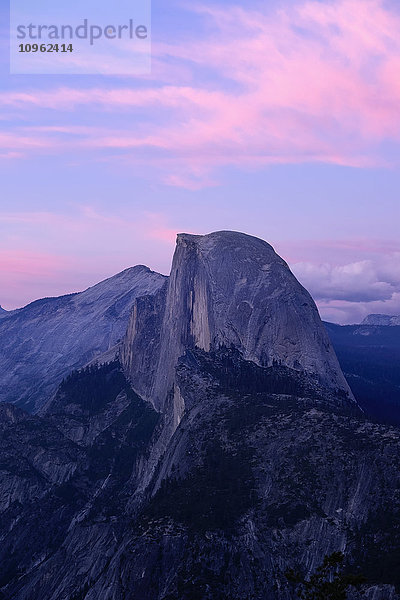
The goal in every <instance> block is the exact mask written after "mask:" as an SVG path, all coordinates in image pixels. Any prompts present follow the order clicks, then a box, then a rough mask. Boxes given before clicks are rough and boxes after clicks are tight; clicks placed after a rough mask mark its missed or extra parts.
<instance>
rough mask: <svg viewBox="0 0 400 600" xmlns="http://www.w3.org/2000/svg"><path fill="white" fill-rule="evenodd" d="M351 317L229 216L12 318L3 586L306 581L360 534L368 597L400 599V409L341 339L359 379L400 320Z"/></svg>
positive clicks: (91, 598)
mask: <svg viewBox="0 0 400 600" xmlns="http://www.w3.org/2000/svg"><path fill="white" fill-rule="evenodd" d="M351 327H352V329H348V328H346V327H340V326H336V325H331V324H325V327H324V325H323V323H322V322H321V319H320V317H319V314H318V311H317V308H316V306H315V303H314V301H313V299H312V298H311V296H310V295H309V293H308V292H307V291H306V290H305V289H304V288H303V287H302V286H301V285H300V284H299V282H298V281H297V280H296V279H295V277H294V276H293V274H292V273H291V271H290V269H289V267H288V266H287V264H286V263H285V261H284V260H282V258H280V257H279V256H278V255H277V254H276V253H275V251H274V250H273V248H272V247H271V246H270V245H269V244H267V243H266V242H264V241H262V240H260V239H257V238H254V237H252V236H248V235H245V234H241V233H236V232H227V231H223V232H216V233H213V234H209V235H205V236H194V235H189V234H181V235H179V236H178V239H177V246H176V250H175V254H174V259H173V263H172V269H171V274H170V276H169V277H168V278H166V277H163V276H162V275H159V274H157V273H153V272H151V271H150V270H149V269H147V268H146V267H135V268H134V269H129V270H128V271H125V272H123V273H121V274H119V275H117V276H115V278H111V279H109V280H107V281H106V282H102V283H101V284H99V285H98V286H94V287H93V288H90V289H89V290H87V291H86V292H83V293H82V294H76V295H72V296H66V297H63V298H57V299H45V300H41V301H38V302H36V303H33V304H31V305H29V306H28V307H25V308H24V309H21V310H20V311H15V312H13V313H11V314H9V315H6V316H5V317H3V318H2V319H1V322H0V351H1V353H2V354H1V355H0V367H1V370H0V374H1V375H0V391H1V394H2V398H3V399H8V400H11V401H12V403H10V402H8V403H0V464H1V469H0V515H1V520H0V541H1V543H0V598H1V599H2V600H11V599H12V600H99V599H101V600H122V599H129V600H144V599H145V600H227V599H229V600H266V599H268V600H295V598H298V597H299V596H298V594H297V592H296V589H295V586H294V585H293V584H292V583H291V582H290V581H289V578H288V575H287V574H288V571H289V570H290V569H291V570H294V571H296V572H299V573H301V574H303V576H304V577H306V578H308V577H310V576H311V575H312V574H313V573H315V572H316V570H317V569H318V567H319V565H321V563H322V562H323V560H324V557H326V556H328V555H331V554H332V553H334V552H339V551H340V552H343V553H344V560H345V563H344V567H345V573H346V574H348V573H354V574H363V575H364V576H365V577H366V582H365V584H363V585H362V587H361V588H357V589H356V588H354V587H353V588H351V589H349V590H348V595H347V598H348V600H399V594H398V592H399V591H400V568H399V565H400V495H399V490H400V469H399V464H400V428H398V427H396V426H392V425H387V424H382V423H377V422H374V421H371V420H369V418H367V416H366V414H365V413H364V412H363V410H362V408H365V406H366V405H365V398H364V396H362V395H361V394H358V391H357V389H356V388H354V387H353V390H355V392H356V398H355V397H354V395H353V393H352V391H351V389H350V387H349V385H348V382H347V381H346V379H345V377H344V375H343V373H342V370H341V368H340V365H339V362H338V359H337V357H336V354H335V351H334V349H333V346H332V342H331V341H330V338H329V336H331V339H332V341H333V343H334V345H335V347H336V348H337V349H338V350H339V360H341V361H342V364H343V363H344V361H345V357H346V356H348V357H349V360H350V367H351V365H352V364H353V363H351V360H354V364H355V366H354V365H353V367H354V368H353V367H351V368H349V369H347V370H346V371H347V378H348V381H349V382H350V383H351V385H352V386H353V379H352V378H357V377H358V375H357V374H354V373H352V371H355V367H357V368H359V367H358V366H357V365H358V361H359V359H358V358H355V359H352V358H351V357H352V356H353V357H354V356H356V357H357V356H361V357H362V360H363V361H365V360H368V361H370V362H369V363H368V364H369V365H371V364H372V358H371V357H372V355H373V354H374V353H375V354H376V351H377V348H379V347H380V346H381V347H383V348H384V349H386V348H388V347H389V345H390V344H391V343H393V346H392V350H393V349H395V348H396V347H397V346H396V343H398V342H395V335H396V331H397V328H396V327H395V326H394V327H387V326H379V327H377V326H371V325H360V326H351ZM354 327H355V328H356V329H354ZM363 330H364V331H367V332H369V333H368V335H365V334H363V333H362V332H363ZM328 333H329V335H328ZM379 336H381V344H380V346H379V344H378V342H377V340H378V338H379ZM353 340H355V342H354V343H352V342H353ZM360 344H361V345H360ZM365 347H367V351H365ZM385 352H386V350H385ZM346 353H347V354H346ZM385 356H386V354H385ZM366 357H367V358H366ZM378 357H379V354H378ZM362 364H365V363H362ZM376 365H378V367H377V369H379V368H383V366H384V358H383V357H382V362H380V359H379V360H377V361H376ZM360 368H361V367H360ZM362 368H364V367H362ZM368 368H370V367H368ZM368 368H367V367H366V371H368ZM372 375H373V378H375V379H372V381H376V382H377V383H376V386H377V387H378V386H379V384H378V379H379V377H387V376H386V375H385V376H383V374H382V373H381V374H380V375H379V374H378V373H375V374H372ZM365 376H366V378H367V376H368V377H369V378H370V380H371V373H368V372H366V373H365ZM391 376H392V375H390V377H391ZM366 380H367V379H366ZM385 380H386V379H385ZM363 403H364V404H363ZM17 405H19V406H17ZM360 405H361V407H360ZM375 405H376V401H375V404H374V405H373V406H375ZM21 406H24V407H25V408H28V409H29V410H30V411H31V412H35V413H36V414H28V412H26V411H25V410H22V409H21V408H20V407H21ZM390 406H391V410H393V405H392V404H391V405H390ZM324 589H326V588H324ZM315 597H317V596H315ZM323 597H324V596H321V595H320V596H319V597H318V598H323ZM338 597H343V595H342V596H338Z"/></svg>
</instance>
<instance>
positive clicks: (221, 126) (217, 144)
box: [0, 0, 400, 189]
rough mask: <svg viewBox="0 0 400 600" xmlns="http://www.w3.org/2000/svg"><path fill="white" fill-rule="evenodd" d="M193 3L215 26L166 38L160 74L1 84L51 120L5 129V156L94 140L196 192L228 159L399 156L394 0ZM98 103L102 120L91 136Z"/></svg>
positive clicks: (377, 161)
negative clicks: (57, 122) (51, 84)
mask: <svg viewBox="0 0 400 600" xmlns="http://www.w3.org/2000/svg"><path fill="white" fill-rule="evenodd" d="M192 10H194V11H197V12H198V14H199V15H200V16H201V17H202V18H203V19H204V20H205V22H207V23H209V25H210V27H209V29H208V30H207V31H208V33H206V34H203V35H202V37H200V38H197V39H192V40H191V41H188V40H185V41H184V43H183V41H182V40H179V41H178V42H176V43H161V42H160V41H156V42H155V50H154V52H155V60H156V64H157V68H156V73H155V76H156V77H157V76H158V77H160V78H159V80H157V79H156V78H155V79H153V80H152V79H149V78H143V79H142V80H141V81H140V83H139V84H136V85H137V89H135V88H134V87H133V84H132V83H131V84H130V85H129V86H125V87H124V86H121V87H120V88H113V89H107V88H106V86H104V87H97V88H90V89H79V90H78V89H73V88H69V87H63V88H57V89H50V90H36V91H9V92H3V93H1V94H0V104H2V105H3V106H4V107H8V108H10V107H11V108H12V109H13V110H14V111H17V112H18V111H22V113H23V114H24V115H25V117H26V113H27V111H31V112H32V114H34V115H35V121H37V122H38V123H39V125H38V127H37V130H36V132H32V131H30V132H29V129H28V128H26V127H25V126H24V125H21V126H20V127H16V128H15V129H14V131H13V132H11V134H10V136H6V137H3V138H2V139H0V146H1V147H2V148H3V150H1V149H0V152H2V153H3V154H6V155H7V153H9V152H10V151H14V150H16V149H17V150H19V149H21V148H25V147H29V146H30V145H33V144H34V145H36V146H37V147H38V151H40V152H43V153H46V152H47V153H48V152H49V151H50V150H51V152H54V151H58V152H68V151H71V152H72V151H74V152H76V151H81V152H82V153H83V152H84V151H85V150H86V149H87V148H90V150H91V155H92V157H93V156H94V155H96V153H98V154H99V155H101V156H102V158H103V159H104V157H108V158H109V160H118V157H115V155H114V154H113V152H115V151H119V152H120V155H119V159H121V160H122V158H121V155H126V156H129V157H130V159H131V160H132V161H141V160H142V161H144V162H147V164H149V165H151V166H152V167H153V168H154V169H156V170H157V172H158V176H159V178H160V180H161V181H164V182H165V183H167V184H168V185H172V186H181V187H187V188H189V189H198V188H199V187H201V185H214V184H215V173H218V172H219V171H220V169H221V168H222V167H224V166H226V165H234V166H236V167H239V168H242V169H262V168H265V166H267V165H270V164H279V163H299V162H325V163H330V164H339V165H348V166H353V167H365V166H376V165H378V166H382V165H388V166H391V165H392V164H393V161H394V159H390V158H388V156H387V155H386V154H385V152H384V151H383V149H382V147H383V144H384V143H385V142H386V141H390V142H391V143H395V144H399V143H400V126H399V123H400V84H399V78H398V72H399V68H400V38H399V36H398V31H399V30H400V16H399V14H398V12H396V11H394V10H393V9H392V10H391V9H390V8H389V5H388V4H387V3H385V2H384V1H383V0H332V1H329V2H317V1H312V0H297V2H294V3H290V7H286V8H280V9H279V10H278V9H275V10H273V9H272V8H268V9H267V8H266V9H265V10H264V11H263V12H261V11H256V10H251V9H247V10H244V9H242V8H240V7H235V6H231V7H229V10H227V9H226V7H224V9H223V10H222V9H220V8H217V7H212V6H196V5H195V6H194V7H193V9H192ZM171 64H173V65H175V66H177V68H176V69H175V70H174V69H172V70H170V65H171ZM163 69H164V71H165V72H164V78H165V73H166V72H168V74H169V78H170V82H169V84H168V85H166V84H165V83H163V81H162V80H163V77H162V76H161V75H162V72H163ZM174 79H175V80H174ZM193 82H195V83H193ZM85 107H86V108H87V109H88V110H90V111H91V123H92V124H91V125H90V126H89V125H87V126H86V127H85V128H81V130H80V132H79V133H78V131H77V129H76V128H77V127H79V123H78V122H77V121H78V120H79V114H80V112H81V111H82V110H84V109H85ZM49 110H50V111H53V112H54V113H55V114H56V115H58V114H60V113H61V114H62V121H63V128H62V129H63V130H62V131H61V129H59V131H58V132H57V126H54V124H53V131H50V130H49V120H50V119H51V120H52V123H53V121H54V115H51V116H49ZM121 111H122V114H124V113H126V120H125V122H124V124H123V126H121V125H118V118H119V117H120V116H121ZM66 113H68V114H69V117H68V120H69V126H65V119H66ZM105 113H107V115H108V116H107V121H109V123H110V125H109V126H108V127H106V126H104V114H105ZM117 117H118V118H117ZM68 135H69V137H68V139H67V143H65V142H66V138H65V136H68ZM144 151H145V152H146V156H145V158H143V152H144ZM166 159H168V160H169V163H170V166H169V168H168V170H166V168H165V160H166ZM174 161H175V164H174V165H173V168H172V170H171V162H174ZM182 164H184V172H185V173H184V175H182ZM200 169H201V176H198V173H199V170H200ZM153 172H154V171H153Z"/></svg>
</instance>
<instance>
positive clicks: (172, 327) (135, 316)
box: [122, 231, 352, 420]
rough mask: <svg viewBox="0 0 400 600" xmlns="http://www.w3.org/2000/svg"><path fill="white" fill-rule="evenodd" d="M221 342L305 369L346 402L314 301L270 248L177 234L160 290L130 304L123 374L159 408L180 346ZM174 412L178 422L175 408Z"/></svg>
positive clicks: (254, 357)
mask: <svg viewBox="0 0 400 600" xmlns="http://www.w3.org/2000/svg"><path fill="white" fill-rule="evenodd" d="M221 346H227V347H230V346H233V347H235V348H237V349H238V350H239V351H240V352H241V353H242V354H243V357H244V358H245V359H246V360H251V361H253V362H254V363H255V364H257V365H260V366H271V365H273V364H275V363H278V364H282V365H285V366H288V367H290V368H293V369H297V370H299V371H306V372H308V373H310V374H311V375H312V376H314V377H315V378H316V379H317V380H318V381H319V382H320V383H321V384H323V385H324V386H325V387H328V388H332V389H337V390H341V391H343V392H345V393H346V394H348V396H349V399H350V400H351V399H352V394H351V391H350V389H349V387H348V385H347V382H346V380H345V378H344V376H343V374H342V371H341V369H340V367H339V364H338V361H337V358H336V355H335V352H334V350H333V348H332V345H331V343H330V340H329V337H328V335H327V333H326V331H325V328H324V327H323V324H322V322H321V319H320V317H319V314H318V310H317V308H316V306H315V303H314V301H313V299H312V298H311V296H310V294H309V293H308V292H307V291H306V290H305V289H304V288H303V287H302V286H301V285H300V283H299V282H298V281H297V279H296V278H295V277H294V275H293V274H292V273H291V271H290V269H289V267H288V266H287V264H286V263H285V261H284V260H282V258H280V257H279V256H278V255H277V254H276V253H275V251H274V250H273V248H272V246H270V245H269V244H267V243H266V242H264V241H263V240H260V239H258V238H255V237H252V236H249V235H245V234H243V233H236V232H232V231H221V232H216V233H212V234H209V235H204V236H197V235H189V234H180V235H178V238H177V245H176V250H175V255H174V258H173V263H172V269H171V274H170V277H169V280H168V281H167V282H165V284H164V287H163V289H162V290H161V291H160V292H159V294H158V295H157V296H155V297H154V296H153V297H147V298H138V299H137V300H136V301H135V304H134V308H133V312H132V317H131V321H130V323H129V327H128V332H127V335H126V337H125V339H124V342H123V348H122V360H123V364H124V367H125V369H126V373H127V375H128V377H129V378H130V380H131V381H132V382H133V385H134V387H135V389H136V390H137V391H138V393H139V394H140V395H142V396H143V397H144V398H146V399H148V400H149V401H150V402H152V403H153V405H154V406H155V407H156V409H157V410H163V407H164V406H165V403H166V401H167V397H168V394H169V393H171V390H173V388H174V376H175V367H176V365H177V362H178V359H179V357H180V356H182V355H183V354H184V352H185V350H186V349H188V348H194V347H198V348H201V349H203V350H205V351H209V350H213V349H217V348H219V347H221ZM180 405H181V406H183V405H182V403H180ZM175 412H176V420H179V418H180V416H181V415H180V413H181V408H180V407H179V406H176V407H175Z"/></svg>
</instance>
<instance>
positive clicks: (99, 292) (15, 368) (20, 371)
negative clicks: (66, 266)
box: [0, 266, 164, 412]
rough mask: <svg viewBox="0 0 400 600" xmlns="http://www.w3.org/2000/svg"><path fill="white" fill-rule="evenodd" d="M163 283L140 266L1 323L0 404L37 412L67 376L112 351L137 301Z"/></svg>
mask: <svg viewBox="0 0 400 600" xmlns="http://www.w3.org/2000/svg"><path fill="white" fill-rule="evenodd" d="M163 282H164V277H163V276H162V275H159V274H158V273H154V272H152V271H150V269H148V268H147V267H143V266H138V267H134V268H131V269H126V270H125V271H123V272H122V273H119V274H118V275H115V276H114V277H111V278H110V279H107V280H105V281H102V282H101V283H99V284H97V285H95V286H93V287H91V288H89V289H88V290H86V291H84V292H81V293H77V294H70V295H68V296H61V297H59V298H44V299H42V300H37V301H36V302H32V303H31V304H28V306H25V307H24V308H21V309H19V310H14V311H11V312H9V313H7V312H5V313H3V314H4V316H3V318H2V319H1V320H0V372H1V373H2V376H1V378H0V401H2V402H10V403H14V404H17V405H18V406H20V407H22V408H24V409H25V410H29V411H30V412H36V411H37V410H39V409H40V407H41V406H42V405H43V404H44V403H45V402H46V401H47V400H49V398H50V397H51V396H52V395H53V393H54V392H55V391H56V389H57V387H58V385H59V384H60V383H61V381H62V379H63V377H64V376H66V375H68V373H70V372H71V370H73V369H77V368H80V367H83V366H84V365H85V364H86V363H88V362H89V361H91V360H93V359H94V358H96V357H98V356H99V355H101V354H103V353H104V352H106V351H107V350H109V349H111V348H112V347H113V346H114V345H115V344H117V343H118V341H119V340H120V339H121V338H122V337H123V335H124V334H125V330H126V327H127V323H128V319H129V315H130V310H131V307H132V302H133V301H134V299H135V297H136V296H141V295H143V294H148V293H151V292H154V291H155V290H157V289H158V288H159V287H160V286H161V285H162V284H163Z"/></svg>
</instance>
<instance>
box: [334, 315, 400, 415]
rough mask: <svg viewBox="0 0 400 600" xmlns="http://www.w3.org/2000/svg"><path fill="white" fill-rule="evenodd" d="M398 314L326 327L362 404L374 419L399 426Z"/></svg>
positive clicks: (399, 356)
mask: <svg viewBox="0 0 400 600" xmlns="http://www.w3.org/2000/svg"><path fill="white" fill-rule="evenodd" d="M396 319H398V317H386V316H385V315H370V316H369V317H367V318H366V319H365V320H364V321H363V323H362V324H361V325H345V326H340V325H335V324H333V323H325V327H326V329H327V331H328V334H329V336H330V339H331V342H332V344H333V346H334V348H335V351H336V354H337V357H338V359H339V362H340V366H341V367H342V369H343V372H344V374H345V376H346V379H347V381H348V383H349V385H350V387H351V389H352V391H353V393H354V395H355V397H356V399H357V401H358V403H359V404H360V406H362V408H363V409H364V410H365V411H366V413H367V414H368V415H370V416H371V417H372V418H374V419H377V420H378V421H381V422H386V423H393V424H397V425H400V326H398V325H395V323H396Z"/></svg>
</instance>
